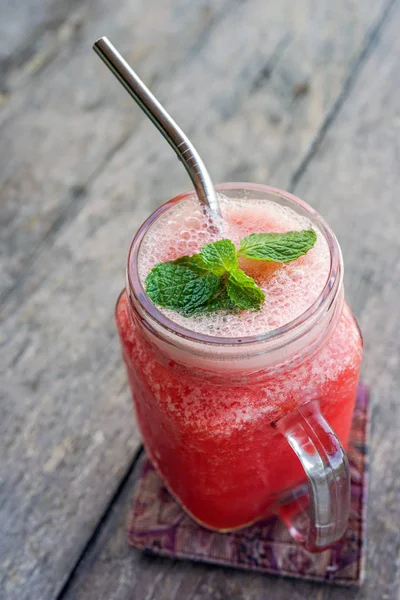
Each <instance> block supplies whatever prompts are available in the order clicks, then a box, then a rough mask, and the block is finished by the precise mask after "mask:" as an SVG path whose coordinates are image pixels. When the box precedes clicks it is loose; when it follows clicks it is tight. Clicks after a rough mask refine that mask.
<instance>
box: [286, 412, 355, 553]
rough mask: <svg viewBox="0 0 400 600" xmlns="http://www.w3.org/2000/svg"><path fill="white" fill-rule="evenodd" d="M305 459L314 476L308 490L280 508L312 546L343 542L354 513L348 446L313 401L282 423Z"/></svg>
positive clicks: (319, 547) (309, 475)
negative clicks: (351, 508) (350, 512)
mask: <svg viewBox="0 0 400 600" xmlns="http://www.w3.org/2000/svg"><path fill="white" fill-rule="evenodd" d="M276 427H277V429H278V430H279V431H280V432H281V433H282V434H283V435H284V436H285V438H286V439H287V441H288V442H289V444H290V446H291V447H292V449H293V450H294V452H295V453H296V455H297V457H298V458H299V460H300V462H301V464H302V466H303V469H304V471H305V473H306V475H307V479H308V493H307V494H306V495H305V494H304V489H303V490H302V491H300V493H299V494H298V495H297V496H293V495H292V496H291V498H290V502H288V503H284V502H283V503H282V504H280V505H279V506H278V508H277V510H278V513H279V515H280V518H281V519H282V520H283V521H284V522H285V523H286V525H287V526H288V528H289V531H290V533H291V535H292V536H293V537H294V538H295V539H296V540H297V541H299V542H300V543H301V544H302V545H303V546H305V547H306V548H307V549H308V550H311V551H313V552H315V551H320V550H324V549H326V548H327V547H329V546H331V545H332V544H333V543H334V542H336V541H337V540H339V539H340V538H341V537H342V536H343V534H344V532H345V530H346V527H347V522H348V518H349V511H350V469H349V463H348V459H347V456H346V453H345V451H344V450H343V447H342V445H341V443H340V441H339V440H338V438H337V436H336V434H335V433H334V432H333V431H332V429H331V427H330V426H329V424H328V423H327V421H326V420H325V419H324V417H323V416H322V414H321V411H320V407H319V403H318V401H317V400H312V401H311V402H307V403H306V404H303V405H302V406H300V407H299V408H297V409H296V410H294V411H293V412H290V413H289V414H287V415H285V416H284V417H283V418H282V419H280V420H279V421H278V422H277V423H276Z"/></svg>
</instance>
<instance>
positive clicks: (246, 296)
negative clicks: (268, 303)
mask: <svg viewBox="0 0 400 600" xmlns="http://www.w3.org/2000/svg"><path fill="white" fill-rule="evenodd" d="M226 291H227V292H228V296H229V298H230V299H231V300H232V302H234V304H235V305H236V306H237V307H238V308H240V309H246V310H260V308H261V305H262V303H263V302H264V298H265V296H264V292H263V291H262V290H261V289H260V288H259V287H258V285H257V284H256V282H255V281H254V279H253V278H252V277H249V276H248V275H246V273H244V272H243V271H242V270H241V269H236V270H235V271H232V273H229V277H228V279H227V280H226Z"/></svg>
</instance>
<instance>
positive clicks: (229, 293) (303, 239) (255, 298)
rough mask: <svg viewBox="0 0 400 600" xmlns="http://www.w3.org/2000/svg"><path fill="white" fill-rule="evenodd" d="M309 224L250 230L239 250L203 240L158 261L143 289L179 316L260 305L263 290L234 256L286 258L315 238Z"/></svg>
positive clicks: (228, 244)
mask: <svg viewBox="0 0 400 600" xmlns="http://www.w3.org/2000/svg"><path fill="white" fill-rule="evenodd" d="M316 239H317V236H316V233H315V231H314V230H313V229H307V230H303V231H289V232H288V233H252V234H251V235H249V236H247V237H245V238H244V239H243V240H242V241H241V243H240V247H239V250H238V251H236V248H235V246H234V244H233V243H232V242H231V241H230V240H227V239H223V240H219V241H217V242H211V243H209V244H205V245H204V246H202V248H201V249H200V253H199V254H193V255H192V256H181V257H180V258H178V259H176V260H173V261H168V262H164V263H159V264H158V265H156V266H155V267H154V268H153V269H152V270H151V271H150V273H149V274H148V276H147V278H146V292H147V294H148V296H149V297H150V299H151V300H152V301H153V302H154V304H157V305H158V306H163V307H164V308H170V309H172V310H176V311H177V312H180V313H181V314H183V315H185V316H191V315H193V314H199V313H211V312H214V311H218V310H225V311H229V312H233V311H236V310H260V308H261V306H262V304H263V302H264V298H265V295H264V292H263V291H262V290H261V289H260V288H259V287H258V285H257V284H256V282H255V281H254V279H253V278H252V277H249V276H248V275H246V273H245V272H244V271H242V269H240V268H239V266H238V265H239V262H238V257H240V256H243V257H246V258H251V259H253V260H265V261H274V262H279V263H285V262H291V261H293V260H296V259H297V258H299V257H300V256H302V255H303V254H306V252H308V250H310V248H312V247H313V246H314V244H315V242H316Z"/></svg>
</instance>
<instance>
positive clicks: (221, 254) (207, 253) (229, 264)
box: [200, 240, 238, 277]
mask: <svg viewBox="0 0 400 600" xmlns="http://www.w3.org/2000/svg"><path fill="white" fill-rule="evenodd" d="M200 255H201V257H202V259H203V261H204V263H205V264H206V265H207V267H208V268H209V270H210V271H211V272H212V273H214V275H217V276H218V277H222V275H224V274H225V273H226V272H227V271H228V272H230V271H234V270H235V269H236V268H237V266H238V258H237V255H236V248H235V246H234V244H233V243H232V242H231V241H230V240H219V241H218V242H211V243H210V244H205V246H203V247H202V248H201V250H200Z"/></svg>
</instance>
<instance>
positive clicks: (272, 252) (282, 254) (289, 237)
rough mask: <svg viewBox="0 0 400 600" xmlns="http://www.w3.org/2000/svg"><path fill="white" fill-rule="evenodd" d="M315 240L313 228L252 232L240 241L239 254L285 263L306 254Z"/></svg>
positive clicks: (315, 235)
mask: <svg viewBox="0 0 400 600" xmlns="http://www.w3.org/2000/svg"><path fill="white" fill-rule="evenodd" d="M316 241H317V234H316V233H315V231H314V229H303V231H288V232H287V233H252V234H251V235H248V236H247V237H245V238H244V239H243V240H242V241H241V242H240V248H239V252H238V254H239V256H245V257H246V258H252V259H254V260H268V261H273V262H278V263H286V262H291V261H293V260H296V259H297V258H299V257H300V256H302V255H303V254H306V252H308V251H309V250H310V249H311V248H312V247H313V246H314V244H315V242H316Z"/></svg>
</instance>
